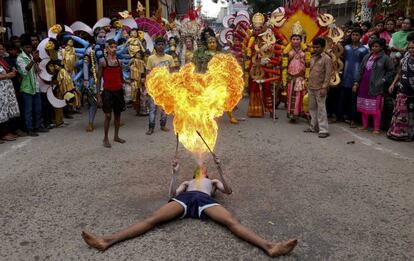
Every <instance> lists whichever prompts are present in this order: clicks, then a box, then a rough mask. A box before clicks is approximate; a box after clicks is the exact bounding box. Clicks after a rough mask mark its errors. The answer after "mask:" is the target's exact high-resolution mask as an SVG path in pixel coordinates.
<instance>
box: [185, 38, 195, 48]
mask: <svg viewBox="0 0 414 261" xmlns="http://www.w3.org/2000/svg"><path fill="white" fill-rule="evenodd" d="M185 48H186V49H187V50H193V40H192V39H191V38H186V39H185Z"/></svg>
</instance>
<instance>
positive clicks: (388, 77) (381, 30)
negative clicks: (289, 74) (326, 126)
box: [327, 17, 414, 141]
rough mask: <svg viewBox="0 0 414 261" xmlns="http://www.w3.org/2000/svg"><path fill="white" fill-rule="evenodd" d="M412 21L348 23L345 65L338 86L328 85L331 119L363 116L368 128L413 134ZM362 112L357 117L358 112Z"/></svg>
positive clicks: (391, 133) (396, 136) (409, 137)
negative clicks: (329, 89)
mask: <svg viewBox="0 0 414 261" xmlns="http://www.w3.org/2000/svg"><path fill="white" fill-rule="evenodd" d="M413 23H414V20H413V19H409V18H404V17H399V18H398V19H393V18H391V17H390V18H387V19H385V20H381V21H377V22H376V23H375V26H374V27H372V28H371V23H370V22H363V23H362V24H361V25H360V24H358V23H352V22H349V23H347V24H346V25H345V26H346V29H345V32H346V35H345V38H344V39H343V42H342V44H343V46H344V55H343V61H344V70H343V73H342V81H341V83H340V87H339V90H337V89H331V91H330V93H329V94H328V96H329V95H331V97H328V98H329V99H330V101H329V102H328V103H327V109H328V115H329V116H330V117H331V122H337V121H345V122H347V123H349V124H350V127H351V128H355V127H356V123H357V122H359V121H361V122H362V126H361V127H360V128H359V129H360V130H361V131H367V130H368V128H369V123H370V119H369V117H370V116H372V118H373V133H374V134H379V133H380V131H381V129H382V130H385V131H386V132H387V136H388V137H389V138H392V139H395V140H406V141H411V140H413V138H414V118H413V109H414V103H413V102H414V99H413V98H414V97H413V93H414V78H413V69H414V67H413V62H414V27H413V25H414V24H413ZM359 115H361V117H359Z"/></svg>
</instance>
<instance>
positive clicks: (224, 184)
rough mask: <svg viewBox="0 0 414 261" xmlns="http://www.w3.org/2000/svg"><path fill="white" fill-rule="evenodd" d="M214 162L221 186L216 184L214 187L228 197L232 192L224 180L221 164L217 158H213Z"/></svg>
mask: <svg viewBox="0 0 414 261" xmlns="http://www.w3.org/2000/svg"><path fill="white" fill-rule="evenodd" d="M214 162H215V163H216V164H217V170H218V173H219V176H220V181H221V182H220V183H222V184H216V186H217V188H218V189H219V190H220V191H222V192H223V193H226V194H229V195H230V194H231V193H233V191H232V189H231V187H230V186H229V185H228V184H227V182H226V179H225V178H224V175H223V170H222V169H221V162H220V160H219V158H218V157H217V156H216V157H215V158H214ZM220 185H222V186H223V187H222V189H221V188H220Z"/></svg>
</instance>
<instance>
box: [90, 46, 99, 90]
mask: <svg viewBox="0 0 414 261" xmlns="http://www.w3.org/2000/svg"><path fill="white" fill-rule="evenodd" d="M94 47H95V46H92V48H91V63H92V64H91V65H92V67H91V69H92V76H93V81H94V83H95V85H97V84H98V77H97V76H96V66H95V51H94ZM96 89H98V86H96ZM89 91H90V92H91V93H92V94H94V95H95V94H96V93H95V91H94V90H93V89H92V88H91V86H89Z"/></svg>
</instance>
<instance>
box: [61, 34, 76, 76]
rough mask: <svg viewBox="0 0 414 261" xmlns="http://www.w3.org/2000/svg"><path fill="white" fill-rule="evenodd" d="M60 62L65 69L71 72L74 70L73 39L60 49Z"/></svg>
mask: <svg viewBox="0 0 414 261" xmlns="http://www.w3.org/2000/svg"><path fill="white" fill-rule="evenodd" d="M62 63H63V66H64V68H65V70H66V71H67V72H68V73H69V74H72V73H73V71H74V70H75V65H76V53H75V47H73V41H72V40H69V41H68V42H67V44H66V46H65V48H63V49H62Z"/></svg>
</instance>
